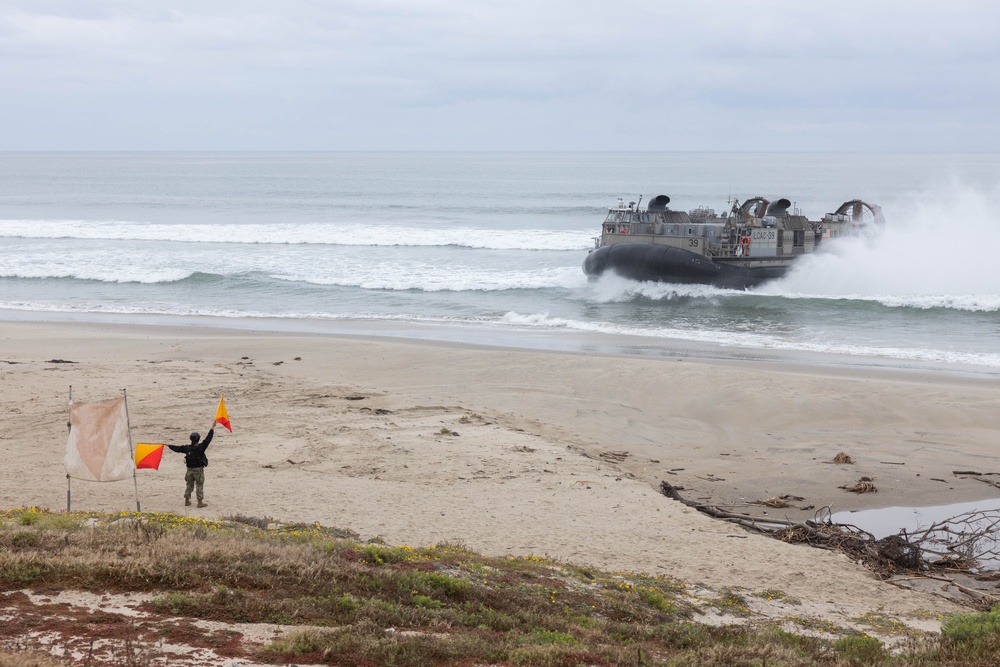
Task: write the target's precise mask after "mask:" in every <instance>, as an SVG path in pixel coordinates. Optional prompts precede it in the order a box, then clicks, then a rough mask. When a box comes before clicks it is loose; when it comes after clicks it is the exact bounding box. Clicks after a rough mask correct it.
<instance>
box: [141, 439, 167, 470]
mask: <svg viewBox="0 0 1000 667" xmlns="http://www.w3.org/2000/svg"><path fill="white" fill-rule="evenodd" d="M162 458H163V445H150V444H148V443H145V442H137V443H135V467H136V468H152V469H153V470H159V469H160V459H162Z"/></svg>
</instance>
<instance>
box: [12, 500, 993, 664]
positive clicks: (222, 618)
mask: <svg viewBox="0 0 1000 667" xmlns="http://www.w3.org/2000/svg"><path fill="white" fill-rule="evenodd" d="M63 590H72V591H86V592H91V593H94V594H97V595H113V594H121V593H142V594H144V595H145V597H144V601H143V602H142V604H141V606H140V610H141V611H142V612H144V614H145V615H144V616H143V617H141V618H139V619H136V618H126V617H124V616H123V615H122V614H119V613H117V612H114V611H107V610H105V611H91V612H87V613H88V614H89V615H88V616H86V617H85V618H82V619H78V621H77V622H75V623H74V622H71V621H55V620H52V619H50V618H49V617H48V616H47V615H46V614H45V613H44V610H43V611H42V612H40V613H37V614H33V613H29V611H30V609H29V607H28V606H24V607H23V608H22V613H21V614H20V615H15V617H14V620H12V621H10V622H8V623H6V624H4V626H3V627H2V628H0V642H2V643H0V645H2V646H6V647H10V646H14V645H16V646H18V647H20V648H21V649H23V650H24V651H27V650H29V649H38V648H40V647H37V646H31V645H30V644H25V643H24V642H25V641H26V640H25V638H26V637H29V636H32V634H35V635H37V634H38V633H42V634H44V633H54V634H56V635H59V636H61V637H62V638H63V640H65V641H69V637H70V635H72V636H74V637H75V638H76V639H77V640H81V641H84V642H87V641H89V642H91V645H93V642H94V641H105V642H112V643H114V642H117V643H118V644H117V645H118V646H119V647H121V646H123V645H124V644H123V642H128V644H129V647H130V648H129V650H128V651H127V655H129V656H132V657H131V658H129V660H131V661H132V662H115V658H114V653H113V652H112V653H109V654H108V655H109V656H110V657H108V658H107V660H106V661H105V662H102V663H100V664H140V665H141V664H154V662H155V660H154V658H155V656H156V650H157V649H156V647H157V646H158V645H160V644H162V642H163V641H164V640H165V639H169V640H171V641H179V640H180V639H181V638H187V640H188V641H190V642H193V643H194V644H195V645H201V646H208V647H211V648H213V650H216V651H217V652H218V653H220V654H221V655H225V656H227V657H231V658H233V659H236V660H239V659H252V660H255V661H258V662H265V663H273V664H288V663H325V664H351V665H381V664H392V665H401V666H406V665H478V664H496V665H501V664H503V665H527V666H549V665H553V666H555V665H579V664H588V665H709V666H712V665H788V666H796V665H812V664H821V665H931V664H954V665H958V664H962V665H992V664H995V660H996V655H997V654H998V651H1000V620H998V619H1000V610H997V611H994V612H991V613H987V614H965V615H959V616H955V617H953V618H951V619H949V620H948V621H947V622H946V623H945V625H944V629H943V631H942V633H940V634H936V635H925V636H909V637H906V638H905V642H904V643H902V644H900V645H898V646H897V647H896V649H895V650H894V651H893V652H890V651H888V650H887V649H886V648H885V646H884V645H883V643H882V642H881V641H880V640H879V639H876V638H875V637H872V636H869V635H867V634H864V633H861V632H857V631H851V630H846V631H843V632H841V633H827V634H823V635H822V636H816V634H815V633H813V634H812V635H808V634H799V633H796V632H794V631H789V630H788V629H787V628H783V627H779V625H778V624H776V623H775V622H774V621H772V620H762V621H759V622H756V621H754V619H752V618H748V617H749V616H751V611H750V607H749V605H748V600H747V598H745V597H744V596H743V595H742V594H741V593H740V592H738V591H733V590H726V591H723V593H722V594H721V595H720V596H719V597H718V598H716V599H715V600H709V601H703V602H705V604H703V605H700V604H699V600H697V595H696V594H695V593H693V592H692V591H691V590H690V589H689V587H688V586H687V585H686V584H685V583H684V582H680V581H677V580H673V579H671V578H669V577H654V576H649V575H642V574H636V573H615V572H603V571H600V570H597V569H594V568H587V567H577V566H574V565H571V564H567V563H561V562H556V561H552V560H549V559H546V558H542V557H537V556H528V557H506V558H496V557H487V556H483V555H481V554H478V553H475V552H473V551H471V550H469V549H466V548H464V547H463V546H462V545H457V544H439V545H435V546H432V547H410V546H405V545H386V544H379V543H365V542H363V541H362V540H361V539H360V538H359V536H358V535H356V534H354V533H352V532H350V531H345V530H339V529H335V528H329V527H324V526H320V525H315V524H278V523H276V522H274V521H271V520H269V519H267V518H254V517H240V516H236V517H230V518H228V519H223V520H206V519H199V518H192V517H183V516H179V515H176V514H157V513H143V514H139V513H131V512H122V513H119V514H97V513H73V514H66V513H56V512H49V511H47V510H44V509H39V508H18V509H12V510H5V511H0V594H2V595H4V596H5V599H6V601H7V602H6V604H7V605H8V606H10V605H11V604H14V605H16V604H18V603H20V604H23V605H26V602H25V599H26V597H27V596H26V593H25V592H26V591H43V592H47V593H50V594H51V593H52V592H53V591H63ZM756 597H766V598H768V599H780V598H781V597H782V595H781V594H780V591H778V592H775V591H765V592H764V593H763V594H758V595H757V596H756ZM705 609H712V610H713V613H715V614H720V613H721V614H722V615H723V616H724V617H726V618H728V619H729V622H723V623H721V624H719V623H715V624H711V625H710V624H706V623H702V622H700V620H701V618H702V614H703V613H705ZM195 620H210V621H216V622H222V623H230V624H235V623H254V624H275V625H276V626H280V627H281V628H283V631H282V632H281V633H279V634H280V636H277V637H276V638H274V639H273V640H270V641H268V642H264V643H258V644H254V643H250V642H242V641H240V639H239V633H237V632H230V633H225V632H221V631H209V630H204V629H199V628H200V627H201V626H197V625H196V624H194V623H193V621H195ZM74 633H75V634H74ZM136 647H139V648H140V649H142V650H138V651H137V650H135V649H136ZM119 654H120V655H125V654H126V653H121V652H120V653H119ZM136 655H140V656H146V657H145V658H142V659H136V658H135V656H136ZM29 656H30V654H29V653H26V652H23V651H22V652H18V653H10V652H8V653H7V654H0V666H3V665H8V664H10V665H22V664H23V665H31V664H35V663H32V662H27V660H29V659H31V660H43V659H45V660H47V658H37V657H29ZM122 659H124V658H122ZM17 660H21V661H22V662H17ZM143 660H146V662H143ZM37 664H38V665H47V664H50V663H47V662H38V663H37ZM51 664H59V663H58V662H52V663H51ZM95 664H96V663H95ZM156 664H158V663H156ZM181 664H182V663H181Z"/></svg>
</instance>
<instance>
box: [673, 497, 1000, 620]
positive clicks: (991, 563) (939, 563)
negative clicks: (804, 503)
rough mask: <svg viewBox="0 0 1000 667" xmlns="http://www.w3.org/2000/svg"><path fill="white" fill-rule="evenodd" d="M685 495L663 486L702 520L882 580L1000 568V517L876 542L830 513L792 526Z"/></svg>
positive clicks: (977, 594)
mask: <svg viewBox="0 0 1000 667" xmlns="http://www.w3.org/2000/svg"><path fill="white" fill-rule="evenodd" d="M683 490H684V489H683V487H678V486H673V485H672V484H670V483H669V482H667V481H662V482H660V492H661V493H663V495H665V496H667V497H668V498H672V499H673V500H676V501H678V502H680V503H683V504H684V505H687V506H688V507H691V508H694V509H696V510H698V511H699V512H701V513H703V514H707V515H708V516H711V517H713V518H716V519H721V520H723V521H728V522H730V523H736V524H739V525H740V526H742V527H743V528H745V529H747V530H750V531H753V532H757V533H762V534H765V535H769V536H771V537H774V538H775V539H779V540H781V541H782V542H789V543H793V544H809V545H811V546H814V547H819V548H821V549H828V550H831V551H839V552H841V553H844V554H846V555H848V556H850V557H851V558H853V559H855V560H858V561H860V562H861V563H863V564H864V565H865V566H866V567H868V568H869V569H870V570H872V571H873V572H874V573H875V574H876V575H878V576H879V577H881V578H883V579H887V578H889V577H892V576H897V575H899V574H914V575H918V576H923V577H931V575H932V573H937V572H940V571H942V570H946V569H950V570H957V571H960V572H963V573H966V574H970V575H973V576H975V574H976V572H982V571H985V570H995V569H996V568H997V567H998V566H1000V511H978V510H977V511H972V512H966V513H964V514H959V515H957V516H955V517H952V518H950V519H946V520H944V521H939V522H937V523H934V524H932V525H930V526H929V527H927V528H924V529H921V530H918V531H912V532H908V531H906V530H901V531H900V532H899V533H898V534H896V535H889V536H888V537H883V538H876V537H875V536H874V535H872V534H871V533H869V532H868V531H866V530H862V529H861V528H858V527H857V526H852V525H849V524H841V523H833V521H832V518H831V517H832V511H831V509H830V508H829V507H823V508H821V509H820V510H818V511H817V512H816V513H815V514H814V516H813V519H812V520H806V521H791V520H788V519H778V518H774V517H762V516H753V515H750V514H742V513H739V512H732V511H727V510H723V509H720V508H718V507H713V506H711V505H706V504H703V503H699V502H695V501H692V500H688V499H686V498H684V497H683V496H681V494H680V491H683ZM932 578H937V579H941V578H942V577H941V575H934V576H933V577H932ZM981 578H982V577H981ZM942 580H943V581H948V582H949V583H951V584H953V585H954V586H955V587H956V588H957V589H958V590H960V591H962V592H964V593H966V594H968V595H970V596H971V597H973V598H975V600H976V602H977V603H980V604H985V602H987V601H990V600H993V601H997V600H995V598H993V596H990V595H989V594H988V593H986V592H984V591H976V590H974V589H971V588H968V587H964V586H962V585H961V584H959V583H957V582H955V581H954V580H953V579H950V578H947V579H942Z"/></svg>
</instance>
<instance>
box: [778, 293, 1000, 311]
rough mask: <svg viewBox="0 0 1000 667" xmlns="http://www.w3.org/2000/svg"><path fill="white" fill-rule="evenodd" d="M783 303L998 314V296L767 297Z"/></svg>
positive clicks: (794, 295)
mask: <svg viewBox="0 0 1000 667" xmlns="http://www.w3.org/2000/svg"><path fill="white" fill-rule="evenodd" d="M761 294H762V295H764V296H779V297H781V298H785V299H815V300H817V301H860V302H868V303H877V304H879V305H881V306H885V307H886V308H912V309H914V310H935V309H941V310H962V311H968V312H975V313H991V312H998V311H1000V294H910V295H879V294H874V295H868V294H844V295H838V296H831V295H828V294H792V293H786V294H773V295H772V294H768V293H761Z"/></svg>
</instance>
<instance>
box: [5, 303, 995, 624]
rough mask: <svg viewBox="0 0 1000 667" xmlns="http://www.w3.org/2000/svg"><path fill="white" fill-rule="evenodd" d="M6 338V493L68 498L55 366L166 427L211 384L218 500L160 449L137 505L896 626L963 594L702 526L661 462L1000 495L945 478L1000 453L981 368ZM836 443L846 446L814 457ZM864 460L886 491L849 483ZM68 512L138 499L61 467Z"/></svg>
mask: <svg viewBox="0 0 1000 667" xmlns="http://www.w3.org/2000/svg"><path fill="white" fill-rule="evenodd" d="M0 341H2V343H0V414H2V415H3V416H2V418H0V420H2V421H0V424H2V428H0V440H2V441H3V442H2V453H0V474H2V486H0V506H4V507H18V506H43V507H49V508H51V509H56V510H58V509H62V508H64V507H65V504H66V486H67V485H66V479H65V472H64V469H63V467H62V456H63V453H64V451H65V445H66V407H67V398H68V389H69V387H70V385H72V388H73V398H74V399H75V400H101V399H106V398H112V397H115V396H118V395H120V393H121V391H122V389H127V391H128V399H129V400H128V407H129V414H130V419H131V425H132V435H133V438H134V439H135V440H136V441H141V442H168V443H173V444H184V443H185V442H186V440H187V435H188V433H189V432H190V431H192V430H197V431H201V432H202V433H204V432H205V431H206V430H207V428H208V427H209V425H210V423H211V421H212V418H213V416H214V414H215V407H216V405H217V403H218V399H219V395H220V394H222V393H224V394H225V396H226V403H227V405H228V407H229V414H230V416H231V418H232V421H233V425H234V429H235V433H233V434H230V433H229V432H227V431H225V430H223V429H221V428H220V429H217V430H216V438H215V441H214V442H213V444H212V446H211V447H210V449H209V451H208V456H209V460H210V465H209V467H208V469H207V471H206V477H207V482H206V500H207V501H208V502H209V506H208V508H206V509H204V510H197V509H196V508H185V507H184V506H183V500H182V491H183V486H184V482H183V475H184V462H183V457H182V456H181V455H179V454H173V453H171V452H167V453H165V455H164V461H163V464H162V465H161V467H160V470H159V471H151V470H140V471H138V488H139V496H140V500H141V502H142V509H143V510H147V511H173V512H178V513H185V512H188V513H196V514H198V515H202V516H206V517H217V516H227V515H234V514H244V515H251V516H267V517H272V518H275V519H279V520H286V521H305V522H314V521H315V522H320V523H322V524H325V525H331V526H337V527H342V528H349V529H351V530H354V531H357V532H358V533H360V534H361V535H362V536H364V537H366V538H368V537H376V536H377V537H381V538H382V539H384V540H385V541H386V542H388V543H390V544H409V545H412V546H420V545H428V544H434V543H437V542H442V541H450V542H457V543H461V544H464V545H466V546H468V547H469V548H472V549H475V550H477V551H481V552H484V553H487V554H492V555H504V554H512V555H527V554H534V555H539V556H548V557H551V558H554V559H558V560H563V561H569V562H572V563H575V564H580V565H589V566H595V567H600V568H605V569H609V570H618V571H641V572H647V573H651V574H655V575H666V576H670V577H674V578H677V579H680V580H683V581H685V582H688V583H689V584H692V585H696V584H704V585H705V586H707V587H709V588H711V589H713V590H716V591H720V590H723V589H724V588H726V587H740V588H742V589H745V590H746V591H748V592H754V591H764V590H769V589H778V590H781V591H783V592H785V593H787V594H788V595H790V596H793V597H794V598H797V599H799V600H801V601H802V603H803V604H802V605H799V606H796V607H795V608H794V609H777V610H774V611H773V615H779V616H780V615H782V614H794V615H799V616H818V617H821V618H825V619H828V620H833V621H834V622H840V623H849V622H852V621H851V619H855V621H856V619H857V618H858V617H859V616H860V615H862V614H865V613H867V612H872V611H879V610H880V611H881V612H884V613H889V614H892V615H896V616H899V615H901V614H902V615H906V614H907V613H909V612H911V611H913V610H923V611H922V612H918V613H916V614H915V615H913V616H911V617H909V620H907V622H908V623H910V624H911V625H914V626H918V627H928V626H927V625H926V623H925V624H924V625H921V622H922V620H921V619H926V618H927V617H931V618H932V619H933V617H934V616H935V615H936V614H937V613H939V612H948V611H954V610H955V609H957V607H956V606H954V605H953V604H952V603H950V602H948V601H947V600H945V599H944V598H942V597H940V596H938V595H932V594H927V593H920V592H915V591H909V590H904V589H901V588H898V587H896V586H893V585H890V584H887V583H883V582H879V581H877V580H876V579H875V578H874V577H873V575H871V574H870V573H869V572H867V571H866V570H864V569H863V568H861V567H859V566H858V565H856V564H854V563H852V562H850V561H849V559H847V558H846V557H844V556H842V555H838V554H834V553H830V552H825V551H820V550H816V549H812V548H809V547H804V546H793V545H788V544H784V543H781V542H778V541H776V540H772V539H769V538H767V537H762V536H759V535H752V534H748V533H746V532H744V531H743V530H741V529H739V528H737V527H734V526H731V525H729V524H726V523H722V522H719V521H714V520H711V519H709V518H707V517H705V516H704V515H701V514H699V513H697V512H695V511H693V510H691V509H689V508H686V507H684V506H683V505H681V504H679V503H677V502H675V501H672V500H669V499H667V498H665V497H664V496H662V495H661V494H659V493H658V491H657V487H658V484H659V481H660V480H662V479H667V480H669V481H670V482H671V483H672V484H675V485H679V486H683V487H684V489H685V491H684V493H686V494H688V495H689V497H691V498H694V499H701V500H705V501H706V502H709V503H712V504H719V505H723V504H732V505H738V506H740V509H741V510H744V511H752V512H754V513H759V512H761V511H763V510H764V509H766V508H760V507H755V506H747V503H749V502H751V501H755V500H762V499H767V498H770V497H774V496H780V495H783V494H792V495H795V496H801V497H802V498H803V500H802V501H798V502H796V503H795V505H796V506H797V507H803V506H810V505H811V506H814V507H816V508H819V507H822V506H825V505H832V506H834V508H835V509H848V508H857V507H871V506H877V505H928V504H945V503H952V502H959V501H966V500H976V499H981V498H987V497H995V496H997V495H1000V491H998V490H997V489H995V488H993V487H990V486H988V485H986V484H981V483H978V482H976V481H974V480H971V479H962V478H959V477H957V476H955V475H953V474H952V471H953V470H966V469H975V470H981V471H993V472H996V471H1000V461H997V458H996V446H997V445H996V437H995V435H996V433H997V432H998V431H1000V410H998V409H997V408H998V406H1000V380H998V379H997V378H995V377H991V376H983V375H967V376H965V375H957V374H944V373H923V372H916V371H912V370H910V371H904V370H892V369H872V368H855V367H834V366H808V365H802V364H798V365H795V364H764V363H755V362H741V361H724V362H721V361H708V360H698V359H692V358H676V359H648V358H630V357H622V356H619V357H611V356H594V355H586V354H564V353H553V352H531V351H523V350H517V351H511V350H506V349H497V348H485V347H482V348H480V347H474V346H463V345H455V344H435V343H427V342H414V341H400V340H393V339H387V338H365V337H346V336H321V335H301V334H279V333H255V332H240V331H228V330H219V329H200V328H192V327H188V328H172V327H139V326H115V325H97V324H61V323H54V324H37V323H3V324H0ZM53 360H63V361H71V362H74V363H53ZM838 452H846V453H848V454H850V455H851V456H852V457H853V458H854V459H855V460H856V464H854V465H833V464H829V463H827V461H829V460H831V459H832V458H833V457H834V455H836V454H837V453H838ZM608 453H617V454H622V453H627V456H624V458H622V457H621V456H608ZM602 454H604V455H605V456H604V457H602ZM616 459H622V460H620V461H618V460H616ZM899 463H902V464H903V465H895V464H899ZM861 476H868V477H871V478H873V479H874V483H875V484H876V486H877V487H878V490H879V492H878V493H876V494H866V495H864V496H857V495H855V494H851V493H847V492H845V491H843V490H842V489H840V488H838V487H840V486H842V485H845V484H849V483H851V482H853V481H855V480H857V479H858V478H859V477H861ZM939 480H943V481H939ZM73 508H74V509H80V510H84V509H86V510H115V511H117V510H129V509H134V497H133V485H132V483H131V482H118V483H112V484H94V483H86V482H74V484H73ZM767 511H769V512H771V513H772V515H774V514H777V515H779V516H786V515H787V516H790V517H795V518H805V517H807V516H811V515H812V513H813V511H814V510H805V511H804V510H797V509H794V508H790V509H784V510H773V509H772V510H767ZM764 613H772V612H771V611H765V612H764ZM930 627H933V621H932V622H931V625H930Z"/></svg>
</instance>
